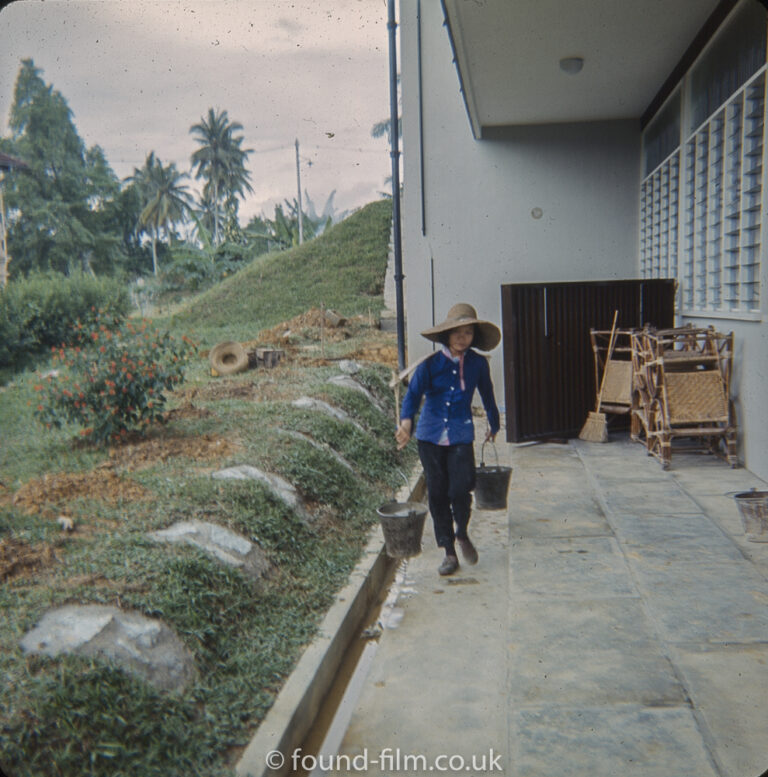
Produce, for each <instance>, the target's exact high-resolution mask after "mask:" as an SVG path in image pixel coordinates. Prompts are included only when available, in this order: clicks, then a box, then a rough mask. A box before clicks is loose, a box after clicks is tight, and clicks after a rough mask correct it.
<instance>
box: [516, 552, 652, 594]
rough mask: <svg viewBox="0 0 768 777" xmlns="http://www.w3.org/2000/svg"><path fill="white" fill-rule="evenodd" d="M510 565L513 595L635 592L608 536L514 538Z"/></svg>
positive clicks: (618, 554) (625, 568) (620, 558)
mask: <svg viewBox="0 0 768 777" xmlns="http://www.w3.org/2000/svg"><path fill="white" fill-rule="evenodd" d="M510 564H511V569H512V574H511V583H510V592H511V594H512V595H513V596H519V595H524V594H527V595H531V594H546V595H548V596H566V597H575V598H581V599H583V598H593V597H601V596H636V595H637V590H636V588H635V586H634V583H633V582H632V579H631V576H630V573H629V569H628V567H627V565H626V562H625V561H624V558H623V556H622V554H621V551H620V550H619V546H618V544H617V542H616V540H615V539H613V538H611V537H574V538H560V537H554V538H547V539H540V538H535V539H527V538H523V539H513V540H511V542H510Z"/></svg>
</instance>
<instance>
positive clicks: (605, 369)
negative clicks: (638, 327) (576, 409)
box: [595, 310, 619, 413]
mask: <svg viewBox="0 0 768 777" xmlns="http://www.w3.org/2000/svg"><path fill="white" fill-rule="evenodd" d="M618 317H619V311H618V310H615V311H614V312H613V326H611V337H610V339H609V340H608V353H607V354H606V356H605V366H604V367H603V379H602V380H601V381H600V392H599V393H598V395H597V410H596V411H595V412H596V413H599V412H600V403H601V402H602V401H603V388H604V387H605V377H606V375H608V362H609V361H610V360H611V354H612V353H613V337H614V335H615V334H616V319H617V318H618Z"/></svg>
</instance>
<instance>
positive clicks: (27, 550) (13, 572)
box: [0, 537, 58, 583]
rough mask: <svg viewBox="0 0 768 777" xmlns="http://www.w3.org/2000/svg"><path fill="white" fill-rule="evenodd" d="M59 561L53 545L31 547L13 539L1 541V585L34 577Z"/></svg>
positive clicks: (41, 544) (5, 538)
mask: <svg viewBox="0 0 768 777" xmlns="http://www.w3.org/2000/svg"><path fill="white" fill-rule="evenodd" d="M57 561H58V559H57V558H56V550H55V548H54V547H53V545H49V544H48V543H40V544H38V545H29V544H27V543H26V542H22V541H21V540H18V539H15V538H13V537H3V538H2V539H0V583H5V582H8V581H9V580H18V579H20V578H27V577H34V576H36V575H37V574H38V573H39V572H40V571H41V570H43V569H45V568H47V567H50V566H53V565H54V564H55V563H56V562H57Z"/></svg>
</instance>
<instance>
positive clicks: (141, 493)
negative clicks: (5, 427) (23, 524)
mask: <svg viewBox="0 0 768 777" xmlns="http://www.w3.org/2000/svg"><path fill="white" fill-rule="evenodd" d="M149 496H150V492H149V491H147V490H146V489H145V488H144V487H143V486H140V485H139V484H138V483H135V482H134V481H132V480H129V479H127V478H122V477H120V476H119V475H118V474H117V473H116V472H114V471H113V470H112V469H111V468H109V466H106V467H104V466H103V465H102V466H100V467H99V468H97V469H93V470H91V471H90V472H57V473H54V474H46V475H43V477H41V478H35V479H34V480H30V481H28V482H27V483H25V484H24V485H23V486H21V488H19V489H18V491H16V493H15V494H14V495H13V498H12V500H11V502H12V504H13V505H14V506H15V507H18V508H19V509H20V510H23V511H24V512H25V513H27V514H28V515H34V514H39V515H43V516H45V517H47V518H53V517H54V516H56V515H58V514H59V513H61V512H62V511H63V507H64V506H65V505H67V504H68V503H69V502H71V501H72V500H74V499H97V500H100V501H103V502H107V503H109V504H117V503H118V502H122V501H129V500H130V501H139V500H142V499H147V498H148V497H149Z"/></svg>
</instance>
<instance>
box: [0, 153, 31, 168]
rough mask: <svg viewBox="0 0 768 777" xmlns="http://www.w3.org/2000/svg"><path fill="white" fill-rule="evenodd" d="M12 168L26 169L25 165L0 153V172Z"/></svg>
mask: <svg viewBox="0 0 768 777" xmlns="http://www.w3.org/2000/svg"><path fill="white" fill-rule="evenodd" d="M14 167H27V164H26V163H25V162H22V161H21V160H20V159H14V157H12V156H8V154H4V153H3V152H2V151H0V170H12V169H13V168H14Z"/></svg>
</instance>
